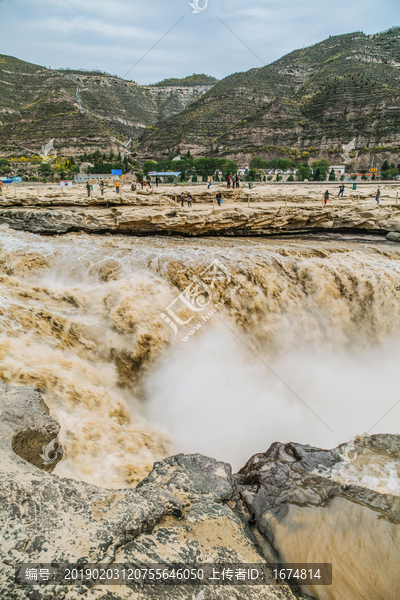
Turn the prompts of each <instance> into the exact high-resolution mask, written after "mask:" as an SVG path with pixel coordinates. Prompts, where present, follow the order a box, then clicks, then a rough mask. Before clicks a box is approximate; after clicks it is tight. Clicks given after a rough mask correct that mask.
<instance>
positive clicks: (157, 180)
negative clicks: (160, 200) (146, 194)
mask: <svg viewBox="0 0 400 600" xmlns="http://www.w3.org/2000/svg"><path fill="white" fill-rule="evenodd" d="M159 181H160V180H159V179H158V177H156V187H157V188H158V182H159Z"/></svg>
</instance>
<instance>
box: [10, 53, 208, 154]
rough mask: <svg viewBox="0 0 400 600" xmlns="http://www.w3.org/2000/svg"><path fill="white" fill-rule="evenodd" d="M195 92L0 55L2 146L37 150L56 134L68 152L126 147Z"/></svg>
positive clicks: (59, 144)
mask: <svg viewBox="0 0 400 600" xmlns="http://www.w3.org/2000/svg"><path fill="white" fill-rule="evenodd" d="M195 77H197V76H195ZM198 77H199V78H201V77H202V76H198ZM190 79H191V77H189V78H187V79H185V80H183V81H188V80H190ZM186 85H189V83H187V84H186ZM186 90H187V91H186ZM195 92H196V87H193V86H192V87H191V88H185V89H184V90H182V91H181V92H180V91H179V90H177V91H176V92H175V93H173V94H171V93H166V92H164V90H163V87H162V86H158V87H154V88H151V87H149V86H140V85H137V84H136V83H134V82H133V81H125V80H123V79H120V78H118V77H115V76H112V75H108V74H106V73H102V72H91V71H77V70H69V69H65V70H59V71H55V70H50V69H46V68H44V67H40V66H37V65H33V64H30V63H27V62H24V61H21V60H18V59H16V58H13V57H10V56H4V55H0V152H2V153H3V154H4V153H6V154H7V153H9V152H12V151H13V148H15V147H21V148H28V149H32V150H36V151H37V150H39V149H40V148H41V146H42V145H43V144H44V143H46V142H47V141H48V140H50V139H52V138H55V140H56V141H55V146H56V148H57V149H58V150H59V152H62V153H64V154H67V155H77V154H82V152H93V151H95V150H97V149H99V150H101V151H102V152H104V151H114V152H124V151H125V148H124V146H125V144H127V142H128V141H129V139H131V138H132V140H133V142H134V143H135V142H136V141H137V139H138V138H139V136H140V134H141V133H143V131H144V130H145V129H146V128H147V127H150V126H152V125H154V124H156V123H158V122H159V121H160V120H162V119H163V118H165V117H169V116H171V115H174V114H176V113H177V112H180V111H182V110H183V109H184V108H186V107H187V106H188V105H189V104H190V102H191V101H192V100H193V99H195V98H196V94H195ZM130 149H132V148H130Z"/></svg>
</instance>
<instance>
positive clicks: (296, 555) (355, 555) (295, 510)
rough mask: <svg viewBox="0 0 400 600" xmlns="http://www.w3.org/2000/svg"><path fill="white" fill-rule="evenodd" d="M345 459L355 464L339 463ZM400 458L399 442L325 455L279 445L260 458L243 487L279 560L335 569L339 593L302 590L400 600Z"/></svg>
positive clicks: (363, 444)
mask: <svg viewBox="0 0 400 600" xmlns="http://www.w3.org/2000/svg"><path fill="white" fill-rule="evenodd" d="M343 458H347V461H348V462H345V461H344V462H343V463H342V464H341V463H340V462H338V461H342V459H343ZM399 459H400V436H395V435H374V436H372V437H369V436H367V435H365V436H362V437H359V438H356V440H355V441H354V442H353V443H352V444H351V447H350V451H348V450H346V445H343V446H342V447H339V448H338V450H329V451H326V450H320V449H318V448H312V447H311V446H301V445H300V444H286V445H285V444H280V443H276V444H273V445H272V446H271V448H270V449H269V450H268V451H267V452H266V453H265V454H257V455H255V456H253V457H252V458H251V459H250V461H249V462H248V463H247V464H246V466H245V467H243V469H241V471H240V472H239V474H238V475H237V476H236V480H237V483H238V486H239V495H240V497H241V502H242V503H243V506H244V507H245V510H247V511H248V512H249V513H250V514H251V515H252V516H253V519H254V520H256V522H257V527H258V530H259V531H260V533H261V535H262V536H263V537H264V539H265V540H267V541H268V542H269V546H270V552H271V560H272V561H276V562H282V563H292V562H299V563H301V562H309V563H313V562H319V561H321V562H331V563H333V580H334V586H333V588H330V587H329V588H328V587H312V586H310V587H305V588H304V589H303V591H305V592H306V593H308V594H311V595H315V596H316V597H318V598H319V599H321V600H339V599H340V600H342V599H344V598H346V600H350V599H351V600H362V599H363V598H371V599H372V598H373V599H374V600H395V599H396V598H398V595H399V594H398V591H399V589H400V571H399V568H398V564H399V560H400V497H399V493H400V487H399V479H398V477H399V475H400V469H399V468H398V465H399ZM338 464H339V465H341V466H339V468H337V467H336V468H335V465H338ZM396 465H397V467H396ZM365 466H367V467H368V468H367V469H365ZM388 466H389V468H387V467H388ZM396 469H397V476H396ZM390 471H391V474H392V476H391V478H390V479H389V481H387V475H388V472H390ZM362 476H363V477H362ZM393 479H394V480H396V479H397V482H396V481H393ZM346 482H347V483H346ZM357 483H359V485H357ZM361 484H363V485H361ZM366 484H367V485H369V486H370V487H371V489H369V488H368V487H365V485H366ZM372 488H380V489H381V492H382V493H379V492H378V491H375V490H374V489H372Z"/></svg>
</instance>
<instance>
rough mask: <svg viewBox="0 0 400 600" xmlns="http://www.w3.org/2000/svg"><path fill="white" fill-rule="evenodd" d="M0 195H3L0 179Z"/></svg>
mask: <svg viewBox="0 0 400 600" xmlns="http://www.w3.org/2000/svg"><path fill="white" fill-rule="evenodd" d="M0 195H1V196H2V195H3V182H2V181H1V179H0Z"/></svg>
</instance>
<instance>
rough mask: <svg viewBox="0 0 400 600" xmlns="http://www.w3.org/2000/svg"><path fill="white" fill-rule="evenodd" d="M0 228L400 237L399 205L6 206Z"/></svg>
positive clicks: (49, 232)
mask: <svg viewBox="0 0 400 600" xmlns="http://www.w3.org/2000/svg"><path fill="white" fill-rule="evenodd" d="M0 223H3V224H7V225H9V226H10V227H11V228H13V229H17V230H22V231H28V232H31V233H40V234H47V235H57V234H64V233H69V232H75V231H82V232H85V233H112V234H125V235H183V236H212V235H217V236H238V237H243V236H269V235H279V234H288V233H304V232H317V231H332V232H350V231H353V232H356V231H363V232H373V233H382V234H385V235H386V234H387V233H388V232H400V207H399V206H397V205H395V204H394V205H393V204H391V205H388V204H387V205H383V206H382V205H381V206H372V207H371V208H367V207H364V206H362V205H360V206H345V207H335V206H332V207H321V206H320V207H317V206H314V207H313V206H310V205H305V206H297V207H289V206H287V207H285V206H282V207H256V208H252V207H250V208H248V207H238V206H236V207H226V208H223V207H222V208H215V209H213V208H211V209H210V207H195V208H193V209H187V208H181V207H179V208H175V207H174V206H168V207H165V206H156V207H154V206H147V207H132V206H123V205H121V206H118V207H112V208H107V207H105V206H104V207H100V208H99V207H93V206H89V207H73V206H66V207H46V208H40V207H38V208H33V207H10V208H2V209H0Z"/></svg>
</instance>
